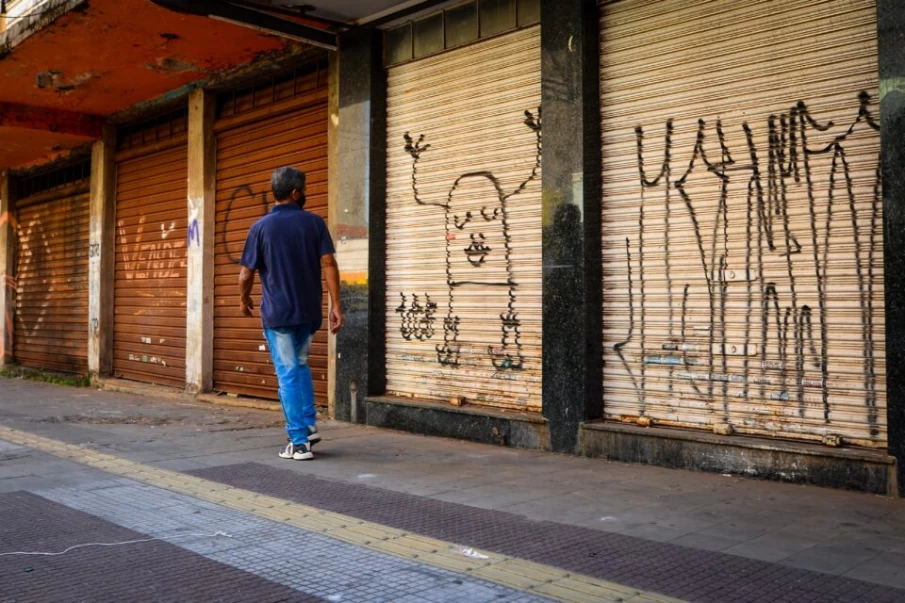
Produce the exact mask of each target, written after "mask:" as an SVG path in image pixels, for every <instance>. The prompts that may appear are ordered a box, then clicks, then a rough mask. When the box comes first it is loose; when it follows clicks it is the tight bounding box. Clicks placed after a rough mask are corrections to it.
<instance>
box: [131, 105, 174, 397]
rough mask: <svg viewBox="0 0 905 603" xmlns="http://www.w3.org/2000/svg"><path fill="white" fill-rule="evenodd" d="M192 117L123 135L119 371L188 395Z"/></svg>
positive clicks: (164, 119)
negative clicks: (188, 135)
mask: <svg viewBox="0 0 905 603" xmlns="http://www.w3.org/2000/svg"><path fill="white" fill-rule="evenodd" d="M186 125H187V123H186V113H185V111H179V112H177V113H175V114H172V115H168V116H164V117H162V118H160V119H158V120H155V121H154V122H151V123H148V124H142V125H140V126H137V127H134V128H129V129H127V130H125V131H123V132H121V133H120V136H119V138H120V141H119V145H118V149H119V150H118V152H117V156H116V265H115V281H114V298H115V305H114V314H115V317H114V324H113V339H114V344H113V351H114V360H113V369H114V373H115V375H116V376H117V377H123V378H126V379H131V380H134V381H141V382H144V383H153V384H158V385H169V386H173V387H179V388H182V387H185V332H186V308H185V300H186V240H187V239H186V237H187V227H186V221H187V216H188V211H187V203H186V193H187V190H188V189H187V180H186V179H187V173H188V172H187V170H188V155H187V146H186Z"/></svg>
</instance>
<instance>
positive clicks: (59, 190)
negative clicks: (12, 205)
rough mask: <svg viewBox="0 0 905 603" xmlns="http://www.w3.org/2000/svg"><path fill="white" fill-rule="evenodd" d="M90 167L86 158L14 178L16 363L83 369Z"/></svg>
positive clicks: (69, 370)
mask: <svg viewBox="0 0 905 603" xmlns="http://www.w3.org/2000/svg"><path fill="white" fill-rule="evenodd" d="M90 172H91V164H90V161H87V160H86V161H84V162H81V163H78V164H75V165H72V166H69V167H67V168H63V169H61V170H57V171H54V172H51V173H48V174H43V175H40V176H33V177H30V178H27V179H24V180H23V181H21V182H20V183H19V198H18V200H17V201H16V224H17V231H16V235H17V250H16V251H17V255H16V258H17V264H16V321H15V334H14V346H15V347H14V351H15V357H16V361H17V362H18V363H19V364H20V365H22V366H25V367H29V368H35V369H49V370H54V371H63V372H67V373H77V374H87V372H88V253H89V246H88V207H89V204H88V188H89V180H88V179H89V177H90Z"/></svg>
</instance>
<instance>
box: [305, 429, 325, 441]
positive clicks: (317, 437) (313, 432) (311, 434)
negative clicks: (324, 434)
mask: <svg viewBox="0 0 905 603" xmlns="http://www.w3.org/2000/svg"><path fill="white" fill-rule="evenodd" d="M322 439H323V438H321V434H319V433H317V427H315V426H313V425H312V426H309V427H308V443H309V444H317V443H318V442H320V441H321V440H322Z"/></svg>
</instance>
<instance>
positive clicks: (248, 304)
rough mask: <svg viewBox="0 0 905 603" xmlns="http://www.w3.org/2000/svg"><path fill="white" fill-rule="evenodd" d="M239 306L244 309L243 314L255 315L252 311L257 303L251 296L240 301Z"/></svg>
mask: <svg viewBox="0 0 905 603" xmlns="http://www.w3.org/2000/svg"><path fill="white" fill-rule="evenodd" d="M239 308H240V309H241V310H242V316H248V317H251V316H254V314H252V313H251V311H252V310H254V309H255V303H254V301H252V299H251V298H250V297H249V298H247V299H243V300H242V301H240V302H239Z"/></svg>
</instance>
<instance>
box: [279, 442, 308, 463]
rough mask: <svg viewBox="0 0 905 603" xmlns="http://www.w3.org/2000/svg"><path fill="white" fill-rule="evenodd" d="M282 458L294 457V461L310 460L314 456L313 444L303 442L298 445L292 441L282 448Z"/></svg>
mask: <svg viewBox="0 0 905 603" xmlns="http://www.w3.org/2000/svg"><path fill="white" fill-rule="evenodd" d="M280 458H281V459H292V460H294V461H310V460H311V459H313V458H314V453H313V452H311V444H310V443H309V444H303V445H301V446H296V445H295V444H293V443H292V442H289V443H288V444H286V447H285V448H283V449H281V450H280Z"/></svg>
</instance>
